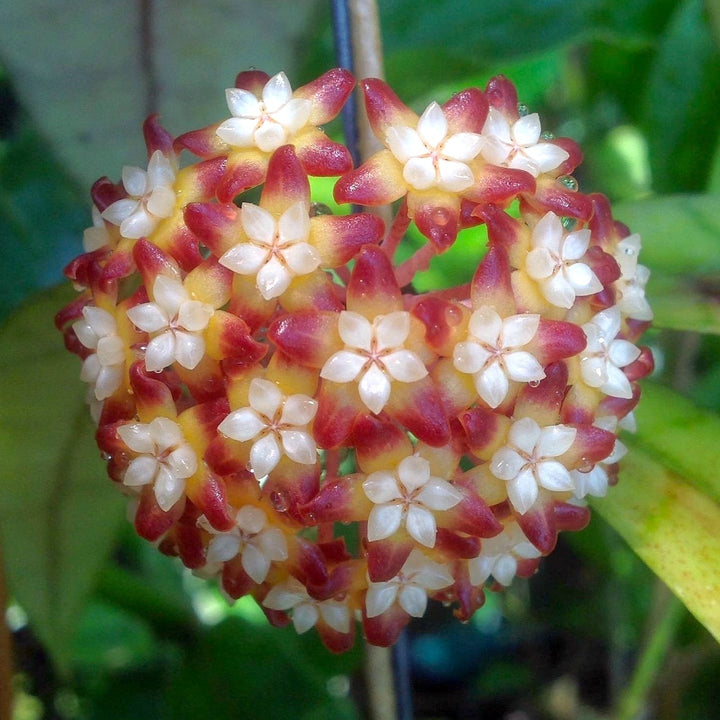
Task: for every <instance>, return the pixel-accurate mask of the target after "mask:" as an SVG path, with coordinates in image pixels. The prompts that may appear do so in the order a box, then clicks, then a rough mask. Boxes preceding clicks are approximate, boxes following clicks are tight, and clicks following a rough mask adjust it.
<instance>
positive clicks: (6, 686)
mask: <svg viewBox="0 0 720 720" xmlns="http://www.w3.org/2000/svg"><path fill="white" fill-rule="evenodd" d="M1 549H2V548H0V550H1ZM7 604H8V595H7V588H6V585H5V566H4V565H3V558H2V553H1V552H0V612H2V618H0V718H7V720H10V718H11V717H12V679H13V667H12V637H11V635H10V628H9V627H8V624H7V621H6V619H5V611H6V609H7Z"/></svg>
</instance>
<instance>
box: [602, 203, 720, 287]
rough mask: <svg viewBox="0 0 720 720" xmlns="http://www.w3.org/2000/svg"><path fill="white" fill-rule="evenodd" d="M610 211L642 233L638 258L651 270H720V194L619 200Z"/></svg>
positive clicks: (711, 271) (667, 271)
mask: <svg viewBox="0 0 720 720" xmlns="http://www.w3.org/2000/svg"><path fill="white" fill-rule="evenodd" d="M613 215H614V216H615V217H616V218H617V219H618V220H620V221H621V222H623V223H625V224H626V225H628V226H629V227H630V229H631V230H632V231H633V232H637V233H640V235H642V243H643V245H642V254H641V256H640V260H641V262H642V263H643V264H644V265H647V266H649V267H650V269H651V270H662V271H663V272H665V273H667V274H668V275H678V274H680V275H682V274H705V273H708V274H709V273H714V272H718V271H720V196H718V195H663V196H658V197H652V198H648V199H646V200H636V201H634V202H628V203H619V204H618V205H616V206H615V207H614V209H613ZM650 282H651V283H652V278H651V279H650Z"/></svg>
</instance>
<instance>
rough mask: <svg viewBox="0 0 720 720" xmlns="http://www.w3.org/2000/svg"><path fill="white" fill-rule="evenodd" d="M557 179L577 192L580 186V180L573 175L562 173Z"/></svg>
mask: <svg viewBox="0 0 720 720" xmlns="http://www.w3.org/2000/svg"><path fill="white" fill-rule="evenodd" d="M557 181H558V182H559V183H560V184H561V185H564V186H565V187H566V188H567V189H568V190H572V191H573V192H575V191H576V190H577V189H578V187H579V185H578V181H577V180H576V179H575V178H574V177H573V176H572V175H561V176H560V177H559V178H558V179H557Z"/></svg>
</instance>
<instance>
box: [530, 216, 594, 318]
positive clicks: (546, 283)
mask: <svg viewBox="0 0 720 720" xmlns="http://www.w3.org/2000/svg"><path fill="white" fill-rule="evenodd" d="M531 245H532V249H531V250H530V252H529V253H528V254H527V256H526V258H525V271H526V272H527V274H528V275H529V276H530V277H531V278H532V279H533V280H535V281H536V282H537V284H538V285H539V286H540V291H541V292H542V294H543V296H544V297H545V299H546V300H547V301H548V302H550V303H552V304H553V305H557V306H558V307H562V308H570V307H572V305H573V303H574V302H575V298H576V297H578V296H585V295H594V294H595V293H597V292H600V291H601V290H602V289H603V286H602V283H601V282H600V280H598V278H597V275H595V273H594V272H593V271H592V269H591V268H590V267H589V266H588V265H586V264H585V263H582V262H579V261H580V258H582V257H583V255H585V253H586V252H587V249H588V246H589V245H590V230H588V229H583V230H576V231H575V232H571V233H566V232H565V230H564V229H563V226H562V222H561V221H560V218H559V217H558V216H557V215H555V213H553V212H548V213H546V214H545V215H544V216H543V217H542V218H541V219H540V220H539V221H538V223H537V225H535V227H534V228H533V232H532V238H531Z"/></svg>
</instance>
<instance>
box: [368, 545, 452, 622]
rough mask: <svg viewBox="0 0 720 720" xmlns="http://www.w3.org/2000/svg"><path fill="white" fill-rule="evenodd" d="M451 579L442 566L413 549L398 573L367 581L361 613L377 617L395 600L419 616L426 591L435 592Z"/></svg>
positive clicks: (415, 615) (450, 575)
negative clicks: (388, 578)
mask: <svg viewBox="0 0 720 720" xmlns="http://www.w3.org/2000/svg"><path fill="white" fill-rule="evenodd" d="M453 582H455V580H454V578H453V576H452V573H451V572H450V570H449V569H448V567H447V566H446V565H441V564H440V563H436V562H434V561H432V560H430V558H428V557H426V556H425V555H424V554H423V553H422V552H420V550H413V551H412V552H411V553H410V555H409V556H408V559H407V560H406V561H405V564H404V565H403V566H402V569H401V570H400V572H399V573H398V574H397V575H396V576H395V577H394V578H392V580H388V581H387V582H377V583H375V582H369V583H368V589H367V593H366V595H365V612H366V614H367V616H368V617H370V618H372V617H377V616H378V615H382V614H383V613H384V612H385V611H386V610H389V609H390V608H391V607H392V606H393V605H394V604H395V603H396V602H397V604H398V605H399V606H400V607H401V608H402V609H403V610H404V611H405V612H406V613H407V614H408V615H410V616H412V617H422V616H423V615H424V614H425V609H426V608H427V600H428V592H435V591H436V590H441V589H442V588H445V587H447V586H448V585H452V584H453Z"/></svg>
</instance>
